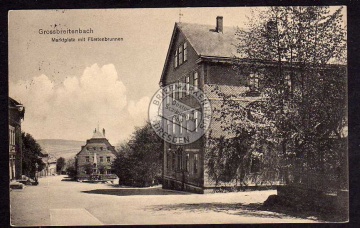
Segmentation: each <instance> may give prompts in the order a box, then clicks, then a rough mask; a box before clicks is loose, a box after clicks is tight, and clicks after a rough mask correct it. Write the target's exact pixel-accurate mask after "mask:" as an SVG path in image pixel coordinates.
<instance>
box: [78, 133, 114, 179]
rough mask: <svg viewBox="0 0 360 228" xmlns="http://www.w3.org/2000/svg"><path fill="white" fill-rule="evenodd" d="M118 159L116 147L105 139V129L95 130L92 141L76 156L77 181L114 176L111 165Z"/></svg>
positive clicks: (87, 142)
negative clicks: (97, 176)
mask: <svg viewBox="0 0 360 228" xmlns="http://www.w3.org/2000/svg"><path fill="white" fill-rule="evenodd" d="M115 158H116V150H115V147H114V146H112V145H111V144H110V143H109V141H108V140H107V139H106V138H105V129H103V131H102V132H100V130H99V129H95V130H94V133H93V136H92V137H91V139H88V140H86V144H85V145H84V146H82V147H81V150H80V152H79V153H77V154H76V156H75V166H76V171H77V179H89V178H90V175H94V174H99V175H107V174H112V171H111V164H112V162H113V161H114V159H115Z"/></svg>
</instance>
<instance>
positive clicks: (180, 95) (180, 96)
mask: <svg viewBox="0 0 360 228" xmlns="http://www.w3.org/2000/svg"><path fill="white" fill-rule="evenodd" d="M178 89H179V91H178V94H179V95H178V96H179V99H181V98H182V96H183V94H182V93H183V92H182V90H181V88H180V80H178Z"/></svg>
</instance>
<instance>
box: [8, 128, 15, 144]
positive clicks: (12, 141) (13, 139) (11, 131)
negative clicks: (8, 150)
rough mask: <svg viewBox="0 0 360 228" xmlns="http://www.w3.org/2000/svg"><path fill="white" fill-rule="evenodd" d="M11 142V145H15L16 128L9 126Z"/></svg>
mask: <svg viewBox="0 0 360 228" xmlns="http://www.w3.org/2000/svg"><path fill="white" fill-rule="evenodd" d="M9 142H10V145H15V128H14V127H12V126H9Z"/></svg>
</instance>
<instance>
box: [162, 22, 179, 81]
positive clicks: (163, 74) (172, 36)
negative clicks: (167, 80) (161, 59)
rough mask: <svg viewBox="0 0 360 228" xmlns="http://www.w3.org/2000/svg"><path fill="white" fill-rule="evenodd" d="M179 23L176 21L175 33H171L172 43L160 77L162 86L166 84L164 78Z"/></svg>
mask: <svg viewBox="0 0 360 228" xmlns="http://www.w3.org/2000/svg"><path fill="white" fill-rule="evenodd" d="M177 24H178V23H177V22H175V25H174V29H173V33H172V35H171V40H170V44H169V47H168V51H167V54H166V59H165V63H164V68H163V70H162V73H161V78H160V82H159V84H160V86H163V85H164V82H163V80H164V77H165V71H166V67H167V65H168V62H169V58H170V50H171V47H172V45H173V43H174V37H175V34H176V30H177V28H178V25H177Z"/></svg>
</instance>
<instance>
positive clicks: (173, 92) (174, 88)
mask: <svg viewBox="0 0 360 228" xmlns="http://www.w3.org/2000/svg"><path fill="white" fill-rule="evenodd" d="M172 87H173V91H172V98H173V100H175V99H176V85H175V83H174V84H173V86H172Z"/></svg>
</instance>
